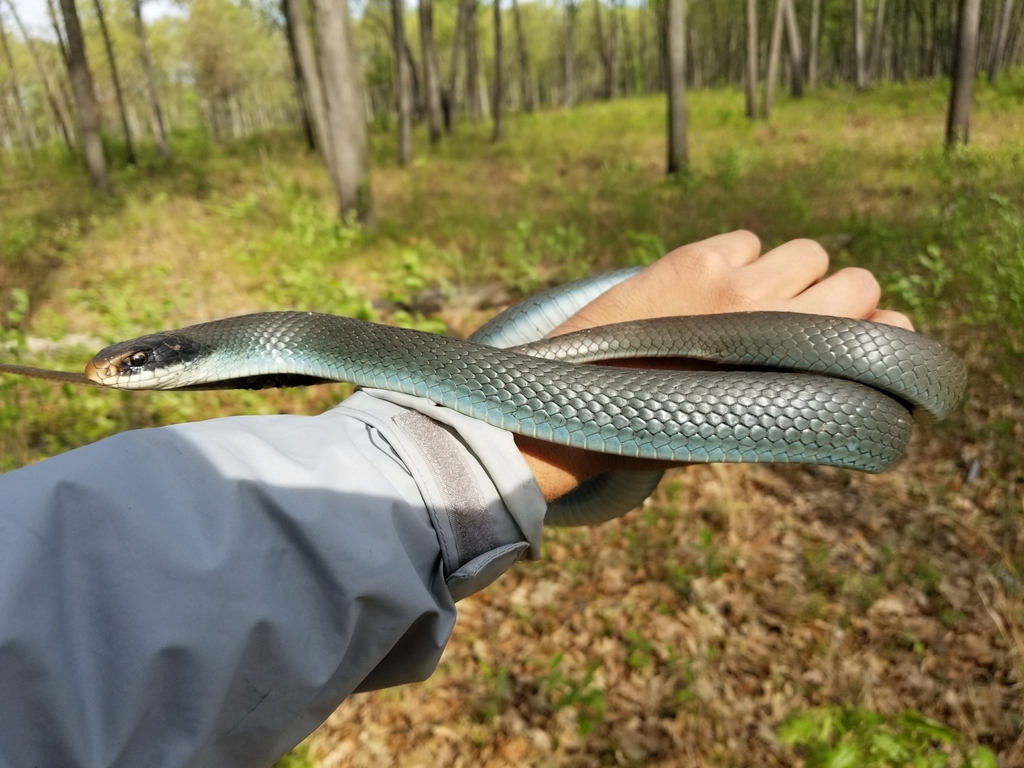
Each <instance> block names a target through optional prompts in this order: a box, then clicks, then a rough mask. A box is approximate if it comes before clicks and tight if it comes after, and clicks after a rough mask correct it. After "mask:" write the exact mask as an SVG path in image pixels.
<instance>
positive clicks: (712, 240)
mask: <svg viewBox="0 0 1024 768" xmlns="http://www.w3.org/2000/svg"><path fill="white" fill-rule="evenodd" d="M681 251H696V252H700V251H709V252H711V253H714V254H717V255H719V256H721V257H722V258H724V259H725V260H726V262H727V263H728V264H729V266H730V267H742V266H745V265H746V264H750V263H752V262H754V261H757V257H758V256H760V255H761V238H759V237H758V236H757V235H755V234H754V233H753V232H748V231H747V230H745V229H738V230H736V231H735V232H725V233H723V234H721V235H714V236H713V237H709V238H707V239H706V240H701V241H700V242H698V243H693V244H692V245H688V246H686V247H685V248H680V249H678V250H677V251H675V253H679V252H681ZM690 257H691V258H692V255H691V256H690Z"/></svg>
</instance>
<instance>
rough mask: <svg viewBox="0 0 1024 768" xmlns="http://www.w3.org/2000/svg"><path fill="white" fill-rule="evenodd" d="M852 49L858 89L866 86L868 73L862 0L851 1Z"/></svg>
mask: <svg viewBox="0 0 1024 768" xmlns="http://www.w3.org/2000/svg"><path fill="white" fill-rule="evenodd" d="M853 49H854V56H855V57H856V58H855V64H854V66H855V67H856V82H857V88H858V89H859V90H862V91H863V90H864V89H865V88H867V87H868V73H867V67H866V66H865V61H864V0H854V3H853Z"/></svg>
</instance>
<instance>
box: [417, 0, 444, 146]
mask: <svg viewBox="0 0 1024 768" xmlns="http://www.w3.org/2000/svg"><path fill="white" fill-rule="evenodd" d="M420 48H421V49H422V50H423V80H424V87H425V88H426V91H427V93H426V96H427V104H426V106H427V126H428V130H429V131H430V143H431V144H436V143H437V142H438V141H440V140H441V127H442V123H443V120H444V118H443V116H442V114H441V68H440V66H439V65H438V63H437V50H436V48H435V46H434V0H420Z"/></svg>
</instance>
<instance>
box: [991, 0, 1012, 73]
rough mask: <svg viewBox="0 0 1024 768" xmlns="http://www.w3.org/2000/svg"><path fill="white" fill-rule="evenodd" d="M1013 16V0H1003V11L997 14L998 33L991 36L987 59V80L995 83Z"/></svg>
mask: <svg viewBox="0 0 1024 768" xmlns="http://www.w3.org/2000/svg"><path fill="white" fill-rule="evenodd" d="M1012 16H1013V0H1004V2H1003V13H1002V15H1001V16H999V17H998V18H999V26H998V30H999V31H998V33H996V34H995V35H994V36H993V37H994V40H993V44H992V53H991V56H989V60H988V81H989V82H990V83H992V85H995V84H996V80H997V79H998V78H999V68H1000V67H1001V66H1002V64H1003V56H1004V55H1005V52H1006V41H1007V39H1008V38H1009V36H1010V19H1011V18H1012Z"/></svg>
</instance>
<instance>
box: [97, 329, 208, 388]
mask: <svg viewBox="0 0 1024 768" xmlns="http://www.w3.org/2000/svg"><path fill="white" fill-rule="evenodd" d="M202 353H203V347H202V345H201V344H199V343H198V342H196V341H194V340H193V339H190V338H188V337H187V336H184V335H181V334H175V333H163V334H151V335H149V336H143V337H141V338H138V339H132V340H130V341H122V342H120V343H118V344H113V345H111V346H109V347H107V348H106V349H103V350H101V351H100V352H99V353H97V355H96V356H95V357H94V358H93V359H92V360H90V361H89V363H88V364H87V365H86V367H85V376H86V378H88V379H89V380H90V381H94V382H96V383H97V384H100V385H102V386H105V387H116V388H117V389H180V388H181V387H183V386H186V385H188V384H190V383H192V382H191V381H189V380H188V371H189V369H190V367H192V363H194V362H195V361H196V359H197V358H199V357H200V356H201V354H202Z"/></svg>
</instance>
